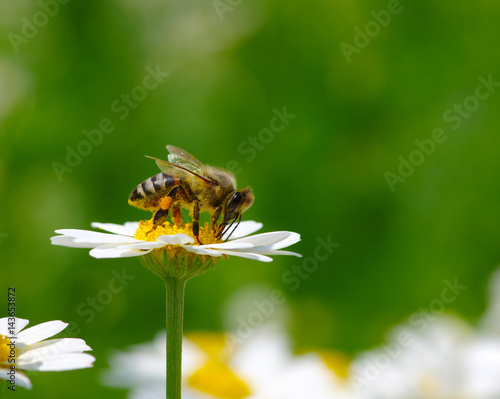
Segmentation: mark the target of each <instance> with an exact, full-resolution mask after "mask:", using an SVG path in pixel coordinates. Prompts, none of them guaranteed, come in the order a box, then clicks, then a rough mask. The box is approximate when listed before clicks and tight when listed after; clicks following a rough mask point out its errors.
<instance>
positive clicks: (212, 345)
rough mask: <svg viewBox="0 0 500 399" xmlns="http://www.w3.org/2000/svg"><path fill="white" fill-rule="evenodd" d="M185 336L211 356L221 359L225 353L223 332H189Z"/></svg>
mask: <svg viewBox="0 0 500 399" xmlns="http://www.w3.org/2000/svg"><path fill="white" fill-rule="evenodd" d="M185 336H186V338H188V339H189V340H190V341H193V342H194V343H195V344H196V345H198V346H199V347H200V348H201V349H202V350H203V351H204V352H205V353H206V354H207V355H209V356H211V357H217V358H219V359H221V360H222V359H223V358H224V357H225V355H226V351H225V348H226V336H225V335H223V334H217V333H204V332H190V333H186V334H185Z"/></svg>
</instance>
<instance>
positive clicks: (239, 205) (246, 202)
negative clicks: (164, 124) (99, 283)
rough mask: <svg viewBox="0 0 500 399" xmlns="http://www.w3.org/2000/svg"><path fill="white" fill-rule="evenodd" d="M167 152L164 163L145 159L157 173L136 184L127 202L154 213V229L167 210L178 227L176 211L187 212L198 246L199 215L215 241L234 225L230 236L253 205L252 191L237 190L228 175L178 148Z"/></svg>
mask: <svg viewBox="0 0 500 399" xmlns="http://www.w3.org/2000/svg"><path fill="white" fill-rule="evenodd" d="M167 150H168V152H169V155H168V162H167V161H163V160H161V159H158V158H154V157H150V156H148V158H151V159H154V160H155V161H156V164H157V165H158V167H159V168H160V170H161V172H160V173H158V174H156V175H154V176H152V177H150V178H148V179H146V180H144V181H143V182H142V183H141V184H139V185H138V186H137V187H136V188H135V189H134V191H132V193H131V194H130V197H129V200H128V203H129V204H130V205H132V206H135V207H137V208H140V209H145V210H148V211H152V212H155V214H154V217H153V224H154V226H155V227H156V226H159V225H162V224H163V223H164V222H165V220H166V219H167V217H168V213H169V210H170V209H171V208H172V220H173V221H174V223H176V224H181V223H182V220H181V210H180V208H181V207H183V208H186V209H189V211H190V213H191V217H192V219H193V235H194V236H195V237H196V239H197V241H198V242H199V243H200V244H202V243H201V242H200V239H199V237H198V236H199V231H200V225H199V220H200V212H204V211H207V212H209V213H210V214H211V226H212V229H213V231H214V232H215V233H216V237H217V238H221V237H222V236H224V235H225V234H226V233H227V232H228V231H229V229H230V228H231V226H232V225H233V224H234V223H235V222H237V223H236V226H235V227H234V229H233V231H231V234H232V233H233V232H234V230H235V229H236V227H238V224H239V223H240V221H241V214H242V213H243V212H245V211H246V210H247V209H248V208H250V207H251V206H252V204H253V201H254V195H253V192H252V189H251V188H250V187H246V188H244V189H241V190H237V189H236V179H235V177H234V175H233V174H232V173H231V172H228V171H226V170H223V169H220V168H216V167H214V166H208V165H204V164H203V163H201V162H200V161H199V160H198V159H196V158H195V157H194V156H192V155H191V154H189V153H188V152H187V151H184V150H183V149H181V148H178V147H175V146H173V145H167ZM221 215H222V218H221ZM219 219H221V220H220V223H219ZM231 234H229V236H230V235H231ZM229 236H227V238H229Z"/></svg>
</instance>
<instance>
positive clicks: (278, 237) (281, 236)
mask: <svg viewBox="0 0 500 399" xmlns="http://www.w3.org/2000/svg"><path fill="white" fill-rule="evenodd" d="M299 240H300V235H299V234H297V233H293V232H291V231H273V232H270V233H262V234H256V235H254V236H249V237H244V238H239V239H237V240H231V242H241V243H250V244H253V246H254V247H271V246H272V249H280V248H283V247H284V246H287V245H292V244H294V243H296V242H297V241H299ZM282 243H285V244H287V245H280V244H282Z"/></svg>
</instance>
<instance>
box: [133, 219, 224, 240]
mask: <svg viewBox="0 0 500 399" xmlns="http://www.w3.org/2000/svg"><path fill="white" fill-rule="evenodd" d="M179 233H183V234H187V235H188V236H190V237H191V238H193V239H194V240H195V242H194V243H193V244H198V241H196V237H195V236H194V234H193V225H192V223H187V224H171V223H170V222H165V223H164V224H163V225H161V226H155V225H154V223H153V219H151V220H141V222H140V223H139V227H138V229H137V230H136V232H135V234H134V238H136V239H137V240H143V241H156V239H157V238H158V237H160V236H163V235H174V234H179ZM215 236H216V233H215V232H214V231H213V229H211V228H210V227H209V225H208V223H205V225H204V226H203V227H202V226H200V232H199V236H198V238H199V239H200V241H201V242H202V243H203V244H215V243H217V242H222V240H221V239H220V238H219V239H218V238H216V237H215Z"/></svg>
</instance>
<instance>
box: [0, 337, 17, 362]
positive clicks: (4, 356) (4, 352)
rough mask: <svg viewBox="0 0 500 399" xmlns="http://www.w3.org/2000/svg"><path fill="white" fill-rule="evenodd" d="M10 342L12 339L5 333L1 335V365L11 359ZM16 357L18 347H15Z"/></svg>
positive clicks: (14, 355)
mask: <svg viewBox="0 0 500 399" xmlns="http://www.w3.org/2000/svg"><path fill="white" fill-rule="evenodd" d="M9 344H10V339H8V338H7V337H6V336H4V335H0V365H1V364H3V363H7V361H8V360H9V356H11V350H12V349H11V347H10V346H8V345H9ZM12 356H13V357H14V358H15V357H17V348H16V349H14V354H13V355H12Z"/></svg>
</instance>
